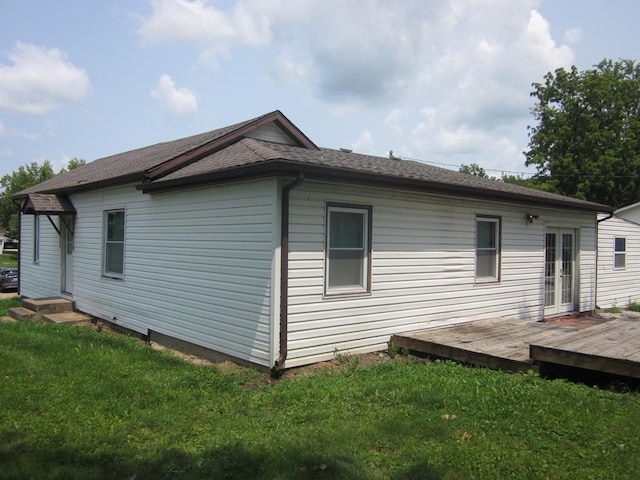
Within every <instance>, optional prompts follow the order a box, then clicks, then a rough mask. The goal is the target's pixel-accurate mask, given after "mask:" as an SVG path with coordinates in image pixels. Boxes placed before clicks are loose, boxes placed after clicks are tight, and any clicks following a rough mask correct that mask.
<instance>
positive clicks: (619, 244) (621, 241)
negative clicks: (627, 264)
mask: <svg viewBox="0 0 640 480" xmlns="http://www.w3.org/2000/svg"><path fill="white" fill-rule="evenodd" d="M626 243H627V239H626V238H620V237H616V239H615V244H616V246H615V251H616V252H625V251H626V247H627V245H626Z"/></svg>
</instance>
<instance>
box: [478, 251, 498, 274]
mask: <svg viewBox="0 0 640 480" xmlns="http://www.w3.org/2000/svg"><path fill="white" fill-rule="evenodd" d="M496 265H497V262H496V252H495V251H491V250H480V251H478V255H477V265H476V275H477V276H478V277H493V278H495V277H497V276H498V272H497V270H496Z"/></svg>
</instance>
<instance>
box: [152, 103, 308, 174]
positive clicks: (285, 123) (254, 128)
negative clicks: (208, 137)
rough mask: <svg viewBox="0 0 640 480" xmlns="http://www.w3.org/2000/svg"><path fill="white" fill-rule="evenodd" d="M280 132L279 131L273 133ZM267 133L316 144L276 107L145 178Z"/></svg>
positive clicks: (299, 144) (303, 144)
mask: <svg viewBox="0 0 640 480" xmlns="http://www.w3.org/2000/svg"><path fill="white" fill-rule="evenodd" d="M267 126H274V127H276V128H275V129H273V128H271V129H268V128H267ZM277 133H280V135H277ZM252 136H253V137H254V138H255V137H258V138H260V137H270V138H271V139H280V141H282V139H289V141H290V142H288V143H290V144H292V145H295V146H297V147H301V148H308V149H313V150H318V147H317V146H316V145H315V144H314V143H313V142H312V141H311V140H310V139H309V138H308V137H307V136H306V135H305V134H304V133H302V131H300V130H299V129H298V127H296V126H295V125H294V124H293V123H291V121H290V120H289V119H288V118H287V117H285V116H284V115H283V114H282V112H280V111H279V110H276V111H274V112H271V113H268V114H267V115H264V116H262V117H258V118H256V119H254V120H251V121H249V122H247V123H246V124H244V125H242V126H240V127H238V128H235V129H233V130H231V131H229V132H228V133H226V134H224V135H221V136H220V137H218V138H216V139H215V140H213V141H212V142H209V143H207V144H205V145H202V146H201V147H199V148H196V149H194V150H192V151H190V152H185V153H184V154H182V155H179V156H177V157H175V158H172V159H171V160H168V161H166V162H164V163H162V164H160V165H157V166H155V167H153V168H151V169H149V171H148V172H147V174H146V176H145V177H146V180H147V181H154V180H157V179H158V178H162V177H164V176H166V175H169V174H170V173H173V172H175V171H177V170H180V169H182V168H184V167H186V166H188V165H189V164H191V163H193V162H197V161H198V160H200V159H201V158H204V157H206V156H208V155H211V154H213V153H215V152H217V151H219V150H222V149H223V148H225V147H228V146H229V145H231V144H233V143H235V142H237V141H238V140H240V139H241V138H244V137H252Z"/></svg>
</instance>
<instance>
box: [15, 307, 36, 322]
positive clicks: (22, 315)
mask: <svg viewBox="0 0 640 480" xmlns="http://www.w3.org/2000/svg"><path fill="white" fill-rule="evenodd" d="M9 316H10V317H11V318H14V319H16V320H40V319H41V317H40V314H38V313H37V312H34V311H33V310H30V309H28V308H25V307H13V308H10V309H9Z"/></svg>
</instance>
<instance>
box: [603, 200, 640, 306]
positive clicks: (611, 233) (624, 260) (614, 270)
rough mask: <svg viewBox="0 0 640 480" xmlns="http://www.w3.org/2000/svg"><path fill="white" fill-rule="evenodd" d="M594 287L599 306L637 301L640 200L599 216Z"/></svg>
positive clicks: (639, 267) (639, 272)
mask: <svg viewBox="0 0 640 480" xmlns="http://www.w3.org/2000/svg"><path fill="white" fill-rule="evenodd" d="M597 288H598V294H597V300H598V301H597V304H598V307H600V308H611V307H625V306H627V305H629V304H630V303H631V302H640V203H634V204H633V205H628V206H626V207H622V208H620V209H618V210H616V211H615V212H613V214H612V215H611V214H610V215H606V216H604V215H601V216H600V219H599V226H598V282H597Z"/></svg>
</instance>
